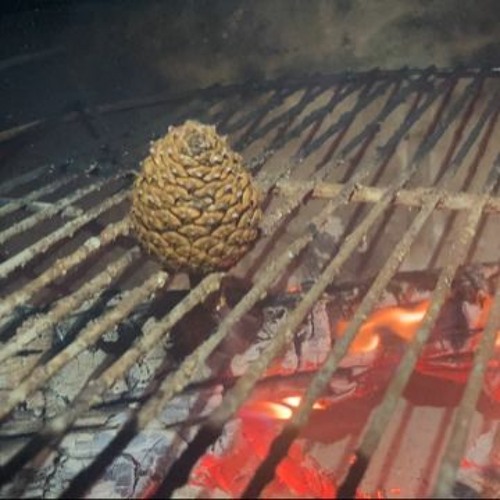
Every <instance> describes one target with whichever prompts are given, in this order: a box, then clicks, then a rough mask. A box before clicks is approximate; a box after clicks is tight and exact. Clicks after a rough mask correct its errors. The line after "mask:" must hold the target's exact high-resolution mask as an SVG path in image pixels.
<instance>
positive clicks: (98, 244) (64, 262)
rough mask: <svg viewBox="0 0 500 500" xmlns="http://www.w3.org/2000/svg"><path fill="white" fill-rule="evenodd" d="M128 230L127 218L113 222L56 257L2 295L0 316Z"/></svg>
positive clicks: (24, 301) (2, 316)
mask: <svg viewBox="0 0 500 500" xmlns="http://www.w3.org/2000/svg"><path fill="white" fill-rule="evenodd" d="M128 230H129V223H128V219H125V220H122V221H120V222H117V223H115V224H110V225H109V226H107V227H106V228H105V229H103V231H102V232H101V234H100V235H98V236H92V237H91V238H89V239H87V240H86V241H85V242H84V243H82V245H81V246H80V248H78V250H76V251H75V252H73V253H72V254H70V255H68V256H66V257H63V258H61V259H58V260H57V261H56V262H55V263H54V264H53V265H52V266H51V267H50V268H49V269H47V270H46V271H44V272H43V273H42V274H41V275H40V276H38V277H37V278H35V279H34V280H33V281H30V282H29V283H28V284H27V285H25V286H24V287H23V288H21V289H20V290H17V291H16V292H14V293H12V294H11V295H9V296H8V297H4V298H3V299H2V302H0V318H4V317H5V316H7V315H9V314H11V313H12V312H13V311H14V309H15V308H16V307H17V306H19V305H21V304H25V303H27V302H28V301H29V300H30V299H31V297H33V295H34V294H35V293H37V292H38V291H40V290H42V289H43V288H44V287H45V286H47V285H48V284H50V283H52V282H53V281H54V280H56V279H57V278H60V277H61V276H64V275H65V274H67V273H68V272H69V271H70V270H71V268H73V267H75V266H77V265H79V264H81V263H82V262H84V261H85V260H86V259H87V258H88V257H89V256H90V255H92V254H93V253H95V252H96V251H98V250H99V249H100V248H103V247H104V246H106V245H109V244H110V243H112V242H113V241H115V240H116V238H118V237H119V236H121V235H125V234H126V233H127V232H128Z"/></svg>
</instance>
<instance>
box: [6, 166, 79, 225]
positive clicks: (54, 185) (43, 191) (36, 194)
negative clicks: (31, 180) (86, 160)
mask: <svg viewBox="0 0 500 500" xmlns="http://www.w3.org/2000/svg"><path fill="white" fill-rule="evenodd" d="M76 178H77V176H76V175H67V176H64V177H61V178H59V179H56V180H54V181H52V182H51V183H50V184H47V185H46V186H42V187H41V188H39V189H35V190H34V191H31V192H30V193H29V194H27V195H23V196H22V197H21V198H11V199H9V200H8V201H7V202H6V203H5V204H4V205H2V206H1V207H0V217H4V216H5V215H8V214H10V213H12V212H15V211H16V210H19V209H20V208H23V207H25V206H28V207H31V206H33V205H34V204H35V201H36V200H37V199H38V198H41V197H43V196H47V195H48V194H50V193H53V192H54V191H57V190H58V189H59V188H61V187H62V186H64V185H65V184H69V183H70V182H72V181H74V180H75V179H76ZM2 201H3V200H2Z"/></svg>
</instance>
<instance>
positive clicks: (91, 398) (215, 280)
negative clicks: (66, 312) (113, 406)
mask: <svg viewBox="0 0 500 500" xmlns="http://www.w3.org/2000/svg"><path fill="white" fill-rule="evenodd" d="M223 276H224V274H223V273H213V274H210V275H209V276H207V277H206V278H205V279H203V280H202V281H201V282H200V283H199V284H198V285H197V286H196V287H195V288H194V289H193V290H191V292H190V293H189V294H188V295H187V296H186V297H185V298H184V299H183V300H182V301H181V302H180V303H179V304H177V305H176V306H175V307H174V309H173V310H172V311H171V312H169V313H168V314H166V315H165V316H164V318H162V319H161V320H160V321H159V322H157V323H155V324H154V325H153V326H152V327H151V328H148V329H145V331H144V332H143V333H144V335H143V337H141V339H140V340H137V341H136V343H135V344H134V345H133V346H132V347H131V348H130V349H128V350H127V351H126V352H125V353H124V354H123V355H122V356H121V357H120V358H119V359H118V360H116V361H115V362H114V363H113V364H112V365H111V366H110V367H109V368H107V369H106V370H105V371H104V373H103V374H102V375H100V376H99V377H98V378H97V379H95V380H91V381H90V382H89V384H88V385H87V386H86V387H85V388H84V389H83V391H82V392H81V393H80V394H79V395H78V397H77V398H76V399H75V400H74V401H73V402H72V404H71V407H70V408H69V409H68V410H67V411H65V412H63V413H61V414H59V415H57V416H56V417H54V418H53V419H51V420H50V421H48V422H47V423H46V424H45V425H44V426H43V427H41V428H40V429H39V430H38V432H37V434H36V435H35V436H33V438H32V440H30V441H29V442H28V443H27V444H26V445H25V446H23V447H22V449H20V450H19V451H18V452H16V454H15V455H14V456H13V457H12V458H11V459H9V461H8V462H7V463H6V464H5V465H4V467H3V468H2V469H1V473H0V482H1V478H2V477H3V476H6V477H12V476H13V475H14V474H15V473H16V472H18V471H19V469H20V468H21V467H23V466H24V465H25V464H26V463H28V462H29V461H31V460H34V459H35V458H36V455H37V454H38V453H39V452H40V451H41V450H42V449H43V448H44V447H46V446H49V445H50V446H52V447H53V446H55V445H56V444H57V443H58V442H59V441H60V440H61V439H62V438H63V437H64V435H65V433H66V432H67V430H68V429H69V428H71V427H72V426H73V425H74V423H75V421H76V420H77V419H78V418H79V417H81V416H82V415H83V414H84V413H85V412H86V411H87V410H88V409H89V408H90V407H91V406H93V405H95V404H99V403H101V402H102V395H103V394H104V392H105V391H106V390H108V389H109V388H110V387H111V386H112V385H113V384H114V383H115V382H116V380H117V379H118V378H119V377H120V376H123V375H124V374H125V373H126V372H127V371H128V370H129V369H130V368H131V367H132V366H133V364H134V363H135V362H136V361H137V360H138V359H139V358H140V357H142V356H144V355H145V354H147V353H148V352H149V351H150V350H151V349H152V348H153V347H154V346H155V345H158V343H159V342H162V341H166V340H167V339H166V338H165V337H166V336H167V335H169V333H170V329H171V328H172V327H173V326H174V325H175V324H176V323H177V322H178V321H179V320H180V319H181V318H182V317H184V316H185V315H186V314H187V313H188V312H189V311H191V310H192V309H193V308H194V307H195V306H196V305H197V304H199V303H201V302H203V301H204V300H205V299H206V298H207V297H208V295H210V294H211V293H213V292H214V291H216V290H217V289H218V288H219V286H220V282H221V280H222V278H223ZM77 293H78V292H77ZM27 450H28V451H29V452H28V451H27Z"/></svg>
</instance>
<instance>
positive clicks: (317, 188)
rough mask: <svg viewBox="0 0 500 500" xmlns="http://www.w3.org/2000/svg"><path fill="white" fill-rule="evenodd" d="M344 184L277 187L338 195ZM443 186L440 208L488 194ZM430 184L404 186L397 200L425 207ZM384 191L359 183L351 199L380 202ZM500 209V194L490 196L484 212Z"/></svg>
mask: <svg viewBox="0 0 500 500" xmlns="http://www.w3.org/2000/svg"><path fill="white" fill-rule="evenodd" d="M343 187H344V184H341V183H335V182H315V181H307V182H305V183H304V182H297V181H284V180H283V181H279V182H278V183H277V184H276V187H275V188H276V191H277V192H278V193H280V194H282V195H283V196H284V197H287V198H288V197H293V196H295V193H297V192H299V191H301V190H306V191H308V192H310V193H311V196H313V197H314V198H335V196H337V194H338V193H340V191H341V190H342V188H343ZM433 189H435V190H439V192H440V201H439V203H438V204H437V206H436V209H438V210H467V209H470V208H472V207H473V206H474V205H475V204H476V203H477V202H478V201H479V200H481V199H483V197H484V195H480V194H474V193H466V192H460V193H456V192H453V191H450V190H448V189H443V188H433ZM428 192H429V188H424V187H421V188H414V189H401V190H400V191H398V192H397V193H396V197H395V198H394V200H393V202H394V203H395V204H398V205H403V206H407V207H421V206H423V205H424V204H425V198H426V195H427V193H428ZM383 195H384V189H383V188H379V187H374V186H365V185H361V184H358V185H357V186H356V191H354V193H353V194H352V196H351V198H350V201H352V202H358V203H378V202H379V201H380V200H381V199H382V196H383ZM498 212H500V197H499V196H488V198H487V201H486V204H485V206H484V213H498Z"/></svg>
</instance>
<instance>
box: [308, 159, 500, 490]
mask: <svg viewBox="0 0 500 500" xmlns="http://www.w3.org/2000/svg"><path fill="white" fill-rule="evenodd" d="M486 167H487V165H486V166H485V167H484V168H483V169H482V170H481V172H479V175H478V177H477V178H476V180H475V182H474V185H473V187H472V189H473V190H475V191H480V190H481V189H483V186H484V185H485V183H486V176H487V171H486ZM497 170H498V168H497V167H496V166H495V168H493V170H492V173H493V175H494V176H495V177H498V171H497ZM493 185H494V182H489V183H487V185H486V190H485V191H486V192H488V190H489V189H491V188H492V187H493ZM485 203H486V197H484V199H483V200H482V202H479V203H478V204H477V205H475V206H474V207H472V208H471V209H470V210H469V211H468V212H467V213H463V214H461V215H463V216H464V217H461V218H459V219H458V220H457V221H456V224H455V228H454V234H456V238H454V239H453V241H452V243H451V245H450V246H449V247H448V257H447V259H446V262H447V263H446V264H445V266H444V268H443V269H442V271H441V273H440V275H439V278H438V281H437V284H436V288H435V289H434V291H433V292H432V294H431V297H430V299H429V300H430V306H429V309H428V310H427V312H426V315H425V317H424V319H423V320H422V323H421V325H420V327H419V329H418V331H417V333H416V334H415V337H414V340H413V342H412V343H411V344H410V345H409V347H408V349H407V350H406V352H405V354H404V356H403V359H402V360H401V362H400V364H399V368H398V371H397V373H396V375H395V377H394V378H393V379H392V380H391V382H390V383H389V386H388V388H387V390H386V393H385V396H384V399H383V401H382V403H381V404H380V406H379V407H378V408H377V409H376V410H375V412H374V414H373V416H372V419H371V423H370V427H369V429H368V430H367V431H366V433H365V435H364V437H363V440H362V442H361V444H360V445H359V447H358V450H357V452H356V461H355V462H354V464H353V465H352V466H351V468H350V470H349V473H348V475H347V477H346V478H345V479H344V481H343V483H342V485H341V486H340V488H339V495H340V496H341V497H345V498H352V497H354V495H355V492H356V488H357V487H358V485H359V483H360V481H361V479H362V477H363V475H364V473H365V471H366V469H367V468H368V465H369V460H370V458H371V456H372V455H373V453H374V451H375V450H376V448H377V447H378V444H379V442H380V440H381V438H382V434H383V432H384V430H385V428H386V426H387V424H388V422H389V420H390V418H391V416H392V414H393V412H394V409H395V407H396V404H397V403H398V400H399V398H400V397H401V394H402V392H403V390H404V388H405V386H406V384H407V382H408V379H409V377H410V375H411V373H412V372H413V370H414V367H415V364H416V362H417V360H418V357H419V355H420V352H421V350H422V348H423V347H424V345H425V343H426V341H427V339H428V337H429V335H430V332H431V329H432V327H433V325H434V323H435V321H436V319H437V317H438V314H439V312H440V310H441V307H442V306H443V304H444V302H445V300H446V298H447V295H448V293H449V289H450V286H451V282H452V280H453V277H454V275H455V273H456V270H457V269H458V267H459V265H460V263H461V262H462V261H463V258H464V257H465V256H466V254H467V249H468V247H469V246H470V244H471V242H472V240H473V238H474V235H475V229H476V227H477V225H478V224H479V222H480V219H481V216H482V214H483V209H484V205H485ZM460 219H464V220H460ZM304 404H305V398H304ZM308 404H310V400H308ZM301 406H302V405H301ZM311 407H312V404H311ZM299 411H300V410H299Z"/></svg>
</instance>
